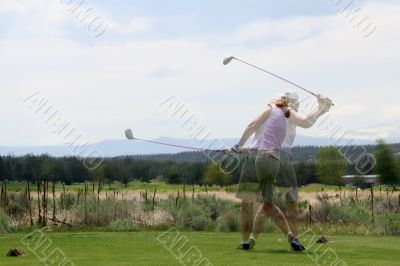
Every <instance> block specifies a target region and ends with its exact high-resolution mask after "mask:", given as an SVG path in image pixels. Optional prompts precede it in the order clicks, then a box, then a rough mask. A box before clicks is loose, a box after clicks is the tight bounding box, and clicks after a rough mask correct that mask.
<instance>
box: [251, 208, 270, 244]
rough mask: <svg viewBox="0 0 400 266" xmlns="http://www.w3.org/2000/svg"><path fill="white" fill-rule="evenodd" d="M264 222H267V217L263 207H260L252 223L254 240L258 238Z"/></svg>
mask: <svg viewBox="0 0 400 266" xmlns="http://www.w3.org/2000/svg"><path fill="white" fill-rule="evenodd" d="M266 220H267V215H266V214H265V212H264V209H263V206H262V205H260V207H259V208H258V210H257V213H256V216H255V217H254V222H253V234H252V236H253V238H254V239H255V240H257V239H258V237H259V236H260V234H261V232H262V230H263V227H264V224H265V221H266Z"/></svg>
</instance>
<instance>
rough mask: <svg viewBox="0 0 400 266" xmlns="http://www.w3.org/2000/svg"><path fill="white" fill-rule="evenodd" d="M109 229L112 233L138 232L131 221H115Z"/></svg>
mask: <svg viewBox="0 0 400 266" xmlns="http://www.w3.org/2000/svg"><path fill="white" fill-rule="evenodd" d="M110 227H111V229H112V230H114V231H139V227H138V226H137V225H136V224H135V223H134V222H133V221H132V219H117V220H115V221H112V222H111V223H110Z"/></svg>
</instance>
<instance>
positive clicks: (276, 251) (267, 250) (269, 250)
mask: <svg viewBox="0 0 400 266" xmlns="http://www.w3.org/2000/svg"><path fill="white" fill-rule="evenodd" d="M250 253H258V254H271V253H273V254H285V255H307V254H310V252H307V251H304V252H295V251H293V250H290V249H272V248H262V249H253V250H251V251H250ZM314 253H315V252H312V254H314Z"/></svg>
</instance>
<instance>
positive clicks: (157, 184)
mask: <svg viewBox="0 0 400 266" xmlns="http://www.w3.org/2000/svg"><path fill="white" fill-rule="evenodd" d="M49 186H50V184H49ZM84 187H85V185H84V184H78V183H76V184H72V185H69V186H65V189H66V191H67V192H71V191H75V192H76V191H78V190H79V189H84ZM97 187H98V184H97V183H95V191H97ZM25 188H26V182H24V183H20V182H10V183H9V184H8V185H7V189H8V190H9V191H12V192H18V191H21V190H23V189H25ZM156 188H157V191H158V192H171V191H178V189H179V190H180V191H181V192H182V189H183V185H176V184H168V183H166V182H164V181H159V180H152V181H151V182H150V183H143V182H140V181H133V182H129V184H128V185H127V186H125V185H124V184H122V183H121V182H114V183H112V184H111V186H109V185H108V184H107V183H104V184H103V189H102V191H112V190H114V189H115V190H119V191H134V190H148V191H154V190H155V189H156ZM236 188H237V185H229V186H225V187H224V188H221V187H219V186H211V187H210V186H208V187H207V190H208V191H220V190H225V191H227V192H235V191H236ZM322 188H323V189H324V190H325V191H337V192H338V191H339V187H338V186H334V185H325V184H309V185H306V186H304V187H300V188H299V191H300V192H309V193H314V192H320V191H321V190H322ZM386 188H389V189H390V190H391V189H392V188H391V187H387V186H380V187H379V186H377V187H374V191H375V192H379V191H380V190H381V191H382V193H386ZM49 189H50V188H49ZM92 189H93V186H92V183H90V184H89V190H90V191H92ZM194 189H195V191H196V192H205V191H206V189H205V187H204V186H199V185H194ZM342 190H346V191H354V188H349V187H342ZM31 191H36V185H31ZM56 191H63V186H62V185H61V184H59V183H57V184H56ZM191 191H192V186H190V185H186V192H188V193H190V192H191Z"/></svg>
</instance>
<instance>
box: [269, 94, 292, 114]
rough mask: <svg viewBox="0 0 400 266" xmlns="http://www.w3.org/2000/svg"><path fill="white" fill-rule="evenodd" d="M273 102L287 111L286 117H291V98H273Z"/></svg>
mask: <svg viewBox="0 0 400 266" xmlns="http://www.w3.org/2000/svg"><path fill="white" fill-rule="evenodd" d="M272 103H273V104H275V105H276V106H277V107H279V108H281V109H282V110H283V111H284V112H285V117H286V118H289V117H290V109H289V108H288V107H289V98H287V97H285V96H283V97H281V98H279V99H277V100H273V101H272Z"/></svg>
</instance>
